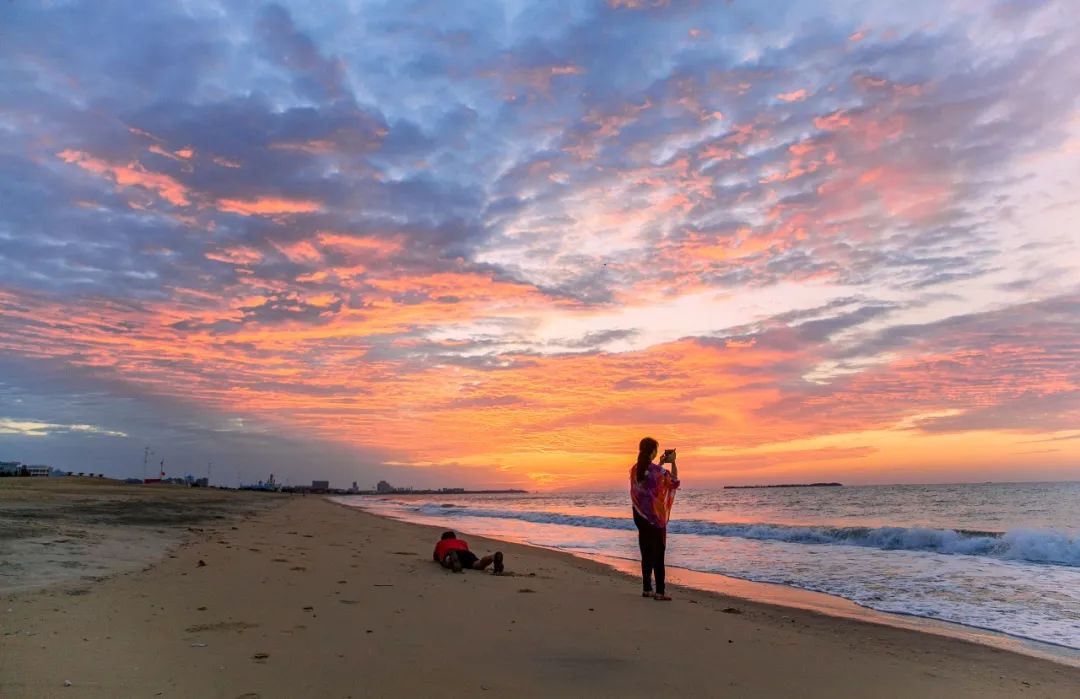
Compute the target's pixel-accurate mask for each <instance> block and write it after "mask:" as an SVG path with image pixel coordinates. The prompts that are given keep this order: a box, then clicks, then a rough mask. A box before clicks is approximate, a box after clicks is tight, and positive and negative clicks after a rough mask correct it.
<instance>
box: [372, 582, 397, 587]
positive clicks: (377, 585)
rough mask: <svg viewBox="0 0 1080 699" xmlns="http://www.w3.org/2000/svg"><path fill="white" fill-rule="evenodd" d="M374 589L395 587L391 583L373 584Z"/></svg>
mask: <svg viewBox="0 0 1080 699" xmlns="http://www.w3.org/2000/svg"><path fill="white" fill-rule="evenodd" d="M372 586H373V587H393V585H391V584H390V583H373V584H372Z"/></svg>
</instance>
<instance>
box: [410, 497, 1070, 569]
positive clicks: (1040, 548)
mask: <svg viewBox="0 0 1080 699" xmlns="http://www.w3.org/2000/svg"><path fill="white" fill-rule="evenodd" d="M414 509H415V510H416V511H418V512H419V513H420V514H424V515H429V516H433V515H438V516H458V517H487V518H497V519H513V520H519V521H524V522H531V523H534V524H560V525H566V526H573V527H592V528H600V529H625V530H632V529H634V524H633V521H632V520H630V518H629V517H625V518H621V517H597V516H590V515H570V514H564V513H559V512H542V511H530V510H522V511H513V510H493V509H485V508H472V507H463V506H446V505H421V506H419V507H415V508H414ZM668 531H670V532H672V533H673V534H697V535H701V536H726V537H736V538H741V539H755V540H760V541H782V542H787V543H795V544H822V545H841V546H861V547H865V548H876V549H881V550H883V551H928V552H932V553H942V554H961V555H968V556H987V557H991V558H998V559H1002V560H1011V561H1023V562H1027V563H1044V564H1050V565H1062V566H1080V537H1076V536H1069V535H1068V534H1065V533H1063V532H1056V531H1046V530H1028V529H1015V530H1011V531H1008V532H988V531H972V530H965V529H933V528H924V527H824V526H797V525H786V524H768V523H762V524H745V523H722V522H708V521H705V520H696V519H689V520H674V521H672V522H671V524H670V525H669V526H668Z"/></svg>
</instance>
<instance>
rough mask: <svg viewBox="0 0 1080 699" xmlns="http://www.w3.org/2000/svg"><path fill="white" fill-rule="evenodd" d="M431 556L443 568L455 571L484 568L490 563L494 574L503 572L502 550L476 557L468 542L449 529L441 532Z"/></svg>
mask: <svg viewBox="0 0 1080 699" xmlns="http://www.w3.org/2000/svg"><path fill="white" fill-rule="evenodd" d="M432 558H434V559H435V561H436V562H437V563H439V564H440V565H442V567H443V568H449V569H450V570H452V571H454V572H455V573H460V572H461V570H462V569H463V568H472V569H473V570H484V569H485V568H487V567H488V566H489V565H491V564H492V563H494V564H495V575H502V572H503V555H502V551H496V552H495V555H494V556H484V557H483V558H477V557H476V554H475V553H473V552H472V551H470V550H469V544H468V542H466V541H465V540H464V539H459V538H457V534H455V533H454V532H451V531H447V532H443V535H442V539H441V540H440V541H439V543H437V544H435V553H433V554H432Z"/></svg>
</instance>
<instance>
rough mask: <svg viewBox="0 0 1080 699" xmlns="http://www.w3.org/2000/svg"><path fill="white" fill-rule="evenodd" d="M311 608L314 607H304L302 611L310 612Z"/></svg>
mask: <svg viewBox="0 0 1080 699" xmlns="http://www.w3.org/2000/svg"><path fill="white" fill-rule="evenodd" d="M313 609H315V607H304V611H305V612H310V611H312V610H313Z"/></svg>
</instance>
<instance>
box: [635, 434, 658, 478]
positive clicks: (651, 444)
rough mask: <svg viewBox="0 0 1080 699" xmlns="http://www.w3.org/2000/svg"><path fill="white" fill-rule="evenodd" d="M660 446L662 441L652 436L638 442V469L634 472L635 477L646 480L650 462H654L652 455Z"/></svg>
mask: <svg viewBox="0 0 1080 699" xmlns="http://www.w3.org/2000/svg"><path fill="white" fill-rule="evenodd" d="M659 448H660V443H659V442H657V441H656V440H655V439H653V438H652V437H645V438H644V439H642V440H641V442H640V443H639V444H638V453H637V471H635V472H634V477H635V478H636V479H637V480H638V481H643V480H645V473H646V471H647V469H648V468H649V464H651V463H652V455H653V453H654V452H656V450H657V449H659Z"/></svg>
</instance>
